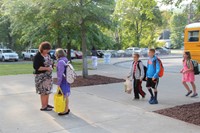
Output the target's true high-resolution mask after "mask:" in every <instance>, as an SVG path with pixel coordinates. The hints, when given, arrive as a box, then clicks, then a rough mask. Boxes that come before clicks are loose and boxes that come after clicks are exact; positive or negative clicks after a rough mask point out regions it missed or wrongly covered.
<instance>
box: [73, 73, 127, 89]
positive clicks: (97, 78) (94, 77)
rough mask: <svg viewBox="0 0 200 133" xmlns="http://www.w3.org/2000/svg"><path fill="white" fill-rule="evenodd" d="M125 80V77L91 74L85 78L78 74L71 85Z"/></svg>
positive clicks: (90, 84)
mask: <svg viewBox="0 0 200 133" xmlns="http://www.w3.org/2000/svg"><path fill="white" fill-rule="evenodd" d="M124 81H125V80H124V79H118V78H113V77H106V76H101V75H89V76H88V77H87V78H83V77H82V76H77V79H76V80H75V81H74V83H73V84H71V87H80V86H92V85H101V84H111V83H120V82H124Z"/></svg>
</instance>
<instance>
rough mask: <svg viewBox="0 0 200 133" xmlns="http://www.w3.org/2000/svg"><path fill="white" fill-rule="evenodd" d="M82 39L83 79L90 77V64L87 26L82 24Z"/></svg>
mask: <svg viewBox="0 0 200 133" xmlns="http://www.w3.org/2000/svg"><path fill="white" fill-rule="evenodd" d="M81 39H82V53H83V71H82V74H83V77H84V78H86V77H87V76H88V64H87V45H86V29H85V25H84V23H83V22H82V23H81Z"/></svg>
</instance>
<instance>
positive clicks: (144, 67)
mask: <svg viewBox="0 0 200 133" xmlns="http://www.w3.org/2000/svg"><path fill="white" fill-rule="evenodd" d="M140 62H142V61H141V60H139V61H138V64H137V67H138V69H139V71H140V74H141V69H140ZM133 64H134V62H133ZM143 69H144V78H143V79H142V80H143V81H147V80H146V74H147V67H146V66H145V65H143Z"/></svg>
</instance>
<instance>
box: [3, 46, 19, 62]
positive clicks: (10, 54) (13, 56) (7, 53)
mask: <svg viewBox="0 0 200 133" xmlns="http://www.w3.org/2000/svg"><path fill="white" fill-rule="evenodd" d="M0 60H1V61H9V60H14V61H18V60H19V56H18V54H17V53H16V52H14V51H12V50H11V49H0Z"/></svg>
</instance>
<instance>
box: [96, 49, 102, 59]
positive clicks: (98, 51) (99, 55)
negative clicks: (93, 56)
mask: <svg viewBox="0 0 200 133" xmlns="http://www.w3.org/2000/svg"><path fill="white" fill-rule="evenodd" d="M103 56H104V53H103V51H102V50H97V57H98V58H103Z"/></svg>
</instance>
